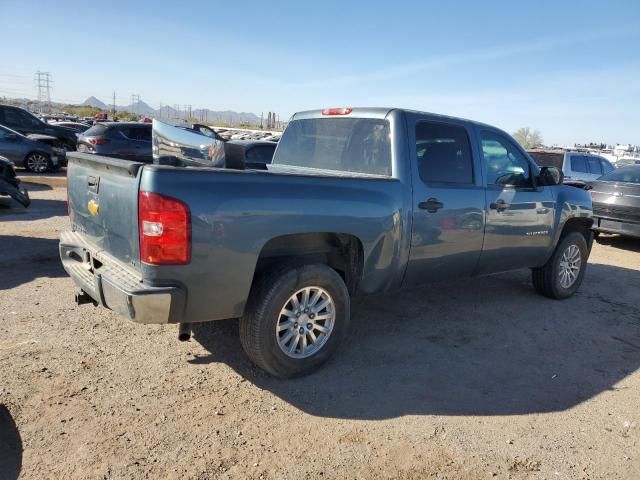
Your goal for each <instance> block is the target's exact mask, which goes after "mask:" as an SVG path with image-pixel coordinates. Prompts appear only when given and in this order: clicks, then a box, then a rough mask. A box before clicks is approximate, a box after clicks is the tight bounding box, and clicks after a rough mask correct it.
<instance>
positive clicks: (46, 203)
mask: <svg viewBox="0 0 640 480" xmlns="http://www.w3.org/2000/svg"><path fill="white" fill-rule="evenodd" d="M1 200H2V201H0V222H3V221H21V222H24V221H31V220H42V219H45V218H49V217H63V216H64V217H66V216H67V202H65V201H63V200H49V199H42V198H35V199H32V200H31V205H29V206H28V207H26V208H25V207H23V206H22V205H20V204H19V203H18V202H16V201H15V200H13V199H10V198H9V197H1Z"/></svg>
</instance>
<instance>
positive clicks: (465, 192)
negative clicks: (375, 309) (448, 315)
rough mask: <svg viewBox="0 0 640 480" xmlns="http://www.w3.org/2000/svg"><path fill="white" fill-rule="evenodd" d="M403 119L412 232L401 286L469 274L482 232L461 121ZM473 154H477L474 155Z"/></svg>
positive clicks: (476, 179) (477, 179) (477, 182)
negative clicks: (406, 133) (406, 129)
mask: <svg viewBox="0 0 640 480" xmlns="http://www.w3.org/2000/svg"><path fill="white" fill-rule="evenodd" d="M414 118H415V120H414V121H413V122H412V117H411V116H408V119H407V120H408V123H409V125H413V126H412V127H410V129H409V139H410V150H411V155H412V159H413V161H412V170H413V172H412V183H413V229H412V235H411V254H410V259H409V265H408V267H407V274H406V276H405V283H406V284H407V285H417V284H421V283H425V282H430V281H434V280H438V279H441V278H443V277H446V278H450V277H455V276H470V275H472V274H473V272H474V270H475V268H476V266H477V263H478V259H479V256H480V251H481V250H482V238H483V231H484V217H483V208H484V202H485V198H484V189H483V187H482V180H481V176H480V172H479V169H478V168H477V166H478V162H477V161H475V160H474V159H477V154H476V155H474V148H473V147H472V145H473V144H472V142H471V138H470V133H469V129H468V127H467V125H466V124H465V123H464V122H456V121H453V122H451V123H449V122H447V123H443V122H440V121H432V120H430V119H422V118H420V117H414ZM476 153H477V151H476Z"/></svg>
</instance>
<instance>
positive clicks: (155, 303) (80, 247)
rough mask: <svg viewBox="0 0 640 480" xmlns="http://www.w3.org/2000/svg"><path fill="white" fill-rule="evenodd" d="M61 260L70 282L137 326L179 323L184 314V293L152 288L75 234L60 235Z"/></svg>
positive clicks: (174, 289)
mask: <svg viewBox="0 0 640 480" xmlns="http://www.w3.org/2000/svg"><path fill="white" fill-rule="evenodd" d="M60 260H61V261H62V266H63V267H64V269H65V271H66V272H67V273H68V274H69V276H70V277H71V278H72V279H73V281H74V282H75V283H76V285H78V287H80V289H81V290H83V291H84V292H86V293H87V294H88V295H89V296H90V297H91V298H92V299H93V300H95V302H96V303H98V304H100V305H102V306H103V307H106V308H108V309H110V310H113V311H114V312H116V313H118V314H120V315H122V316H124V317H127V318H128V319H130V320H133V321H134V322H137V323H178V322H181V321H182V314H183V312H184V300H185V294H184V290H182V289H181V288H179V287H153V286H150V285H148V284H145V283H144V281H143V279H142V278H141V277H140V276H139V275H138V274H137V272H135V271H132V270H131V269H130V268H128V267H126V266H125V265H124V264H122V263H121V262H120V261H118V260H116V259H114V258H113V257H111V256H110V255H108V254H106V253H105V252H101V251H99V250H97V249H96V248H95V247H94V246H92V245H91V244H89V243H88V242H86V241H85V240H84V238H83V237H82V235H81V234H79V233H77V232H70V231H64V232H62V233H61V234H60Z"/></svg>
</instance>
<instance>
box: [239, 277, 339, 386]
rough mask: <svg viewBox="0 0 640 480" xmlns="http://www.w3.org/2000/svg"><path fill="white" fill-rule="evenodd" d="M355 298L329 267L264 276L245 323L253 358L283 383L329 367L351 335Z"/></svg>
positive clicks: (247, 346) (245, 343) (246, 346)
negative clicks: (352, 300) (352, 308)
mask: <svg viewBox="0 0 640 480" xmlns="http://www.w3.org/2000/svg"><path fill="white" fill-rule="evenodd" d="M349 309H350V303H349V292H348V291H347V287H346V285H345V283H344V281H343V280H342V278H341V277H340V275H338V274H337V273H336V272H335V271H334V270H333V269H331V268H329V267H328V266H326V265H305V266H301V267H291V268H288V269H284V270H281V271H279V272H274V273H273V274H271V275H266V276H264V277H263V278H262V279H261V280H259V281H258V283H257V285H256V286H255V287H254V289H253V290H252V293H251V298H250V301H249V304H248V305H247V308H246V311H245V315H244V316H243V317H242V318H241V319H240V340H241V341H242V346H243V348H244V350H245V352H246V353H247V355H248V356H249V358H250V359H251V360H252V361H253V362H254V363H255V364H256V365H258V366H259V367H261V368H262V369H264V370H266V371H267V372H269V373H270V374H272V375H274V376H276V377H279V378H288V377H292V376H295V375H303V374H306V373H309V372H311V371H312V370H313V369H315V368H317V367H318V366H320V365H321V364H322V363H324V362H325V361H327V360H328V359H329V357H330V356H331V355H332V354H333V352H334V351H335V350H336V348H337V347H338V344H339V343H340V341H341V340H342V338H343V337H344V335H345V334H346V332H347V329H348V325H349V318H350V312H349Z"/></svg>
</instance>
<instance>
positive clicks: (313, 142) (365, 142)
mask: <svg viewBox="0 0 640 480" xmlns="http://www.w3.org/2000/svg"><path fill="white" fill-rule="evenodd" d="M273 164H274V165H287V166H296V167H310V168H320V169H325V170H336V171H341V172H354V173H365V174H372V175H386V176H390V175H391V144H390V140H389V122H387V121H386V120H381V119H373V118H312V119H304V120H294V121H293V122H291V123H290V124H289V126H288V127H287V129H286V130H285V131H284V133H283V135H282V138H281V139H280V143H279V145H278V148H277V149H276V153H275V156H274V159H273Z"/></svg>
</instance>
